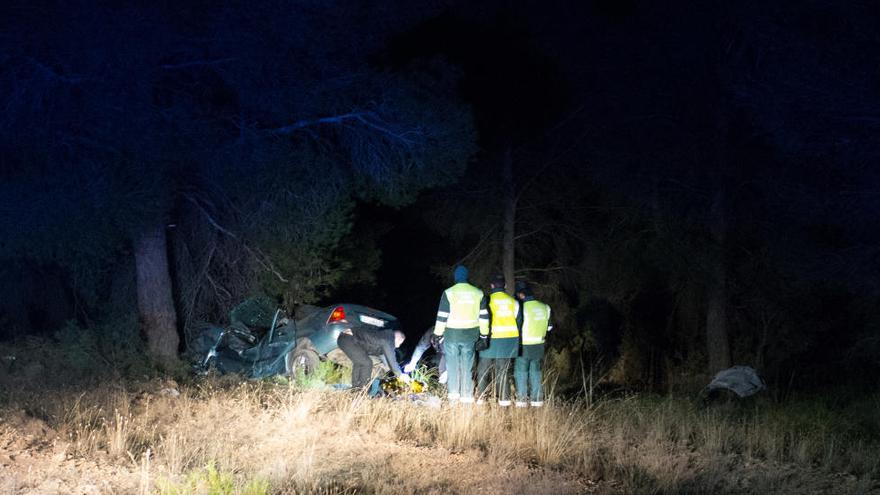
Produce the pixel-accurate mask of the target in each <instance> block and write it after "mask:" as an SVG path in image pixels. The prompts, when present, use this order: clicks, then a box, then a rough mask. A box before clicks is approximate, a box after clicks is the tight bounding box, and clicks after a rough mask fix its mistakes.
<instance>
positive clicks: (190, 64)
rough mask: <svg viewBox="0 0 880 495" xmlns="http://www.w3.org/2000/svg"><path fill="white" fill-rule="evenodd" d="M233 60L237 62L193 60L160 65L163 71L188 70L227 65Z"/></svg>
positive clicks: (228, 60) (224, 59)
mask: <svg viewBox="0 0 880 495" xmlns="http://www.w3.org/2000/svg"><path fill="white" fill-rule="evenodd" d="M233 60H237V59H235V58H219V59H216V60H191V61H189V62H181V63H179V64H164V65H160V66H159V67H161V68H163V69H167V70H174V69H186V68H188V67H197V66H202V65H217V64H222V63H226V62H232V61H233Z"/></svg>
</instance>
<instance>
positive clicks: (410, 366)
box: [403, 362, 416, 373]
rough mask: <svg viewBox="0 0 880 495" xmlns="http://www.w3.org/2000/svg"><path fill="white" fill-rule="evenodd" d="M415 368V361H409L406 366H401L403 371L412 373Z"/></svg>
mask: <svg viewBox="0 0 880 495" xmlns="http://www.w3.org/2000/svg"><path fill="white" fill-rule="evenodd" d="M415 369H416V363H413V362H410V363H409V364H407V365H406V366H404V367H403V372H404V373H412V372H413V371H415Z"/></svg>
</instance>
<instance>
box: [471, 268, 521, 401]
mask: <svg viewBox="0 0 880 495" xmlns="http://www.w3.org/2000/svg"><path fill="white" fill-rule="evenodd" d="M504 288H505V283H504V277H503V276H501V275H497V276H496V277H495V278H494V279H493V280H492V283H491V285H490V286H489V338H488V346H487V347H486V349H485V350H481V351H480V357H479V360H478V361H477V403H478V404H482V403H483V402H485V400H486V399H487V395H488V389H489V384H490V383H491V382H492V378H493V377H492V374H493V373H494V375H495V376H494V380H495V397H496V398H497V400H498V405H499V406H501V407H507V406H510V367H511V365H512V364H513V360H514V359H515V358H516V355H517V352H518V351H519V324H518V323H517V320H518V318H519V302H517V300H516V299H514V298H513V296H510V295H509V294H507V293H506V292H504ZM481 339H482V338H481ZM478 344H479V341H478ZM479 347H480V346H479V345H478V348H479Z"/></svg>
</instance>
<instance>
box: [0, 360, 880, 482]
mask: <svg viewBox="0 0 880 495" xmlns="http://www.w3.org/2000/svg"><path fill="white" fill-rule="evenodd" d="M32 375H33V373H31V375H30V376H28V375H27V373H25V374H19V373H16V372H11V373H10V372H6V373H5V374H3V375H0V383H2V386H3V389H2V394H0V466H2V467H0V478H2V479H3V481H2V482H0V493H20V492H25V493H28V492H30V493H52V492H53V490H56V491H55V492H56V493H63V492H73V491H77V490H78V491H79V492H80V493H110V492H115V493H163V494H172V493H180V494H184V493H251V494H261V493H278V494H282V493H321V494H335V493H346V494H348V493H352V494H353V493H438V494H439V493H474V492H483V493H554V494H556V493H584V492H597V493H770V492H777V493H867V492H872V491H877V490H878V486H880V443H878V438H880V417H878V411H880V397H877V396H871V397H866V398H864V399H862V400H859V401H857V402H850V403H849V404H847V405H846V406H843V405H840V404H834V403H832V402H829V401H822V400H818V399H809V400H808V399H804V400H792V401H789V402H786V403H773V402H770V401H762V400H758V401H756V402H753V403H750V404H749V405H736V406H722V407H713V408H703V407H701V406H699V405H697V404H696V403H694V401H692V400H690V399H689V398H678V397H661V396H656V395H653V396H649V395H632V396H628V397H624V398H615V399H606V400H598V401H596V402H594V403H593V404H592V405H588V404H586V403H585V402H584V401H581V400H570V401H562V400H558V399H552V398H551V399H550V400H549V403H548V406H547V407H545V408H543V409H535V410H529V409H525V410H522V409H513V410H504V409H500V408H498V407H494V406H493V407H481V408H478V407H471V408H466V407H460V406H459V407H448V406H444V407H442V408H439V409H435V408H429V407H425V406H420V405H417V404H413V403H409V402H406V401H393V400H388V399H381V400H376V399H369V398H366V397H364V396H362V395H357V394H352V393H350V392H339V391H329V390H316V389H312V388H306V387H303V386H302V384H296V383H294V384H284V383H279V382H278V381H268V382H247V383H239V382H237V381H236V380H234V379H232V378H229V377H221V378H209V379H191V380H189V381H188V383H186V384H182V385H177V384H176V383H172V382H168V381H162V380H159V379H152V380H149V381H131V380H121V379H120V380H112V381H111V382H108V383H102V384H95V385H91V386H78V387H73V388H63V387H58V382H59V380H58V378H59V377H58V376H55V377H53V378H46V379H45V380H39V379H37V378H39V377H35V376H32ZM61 381H63V380H61ZM50 382H51V383H50ZM177 392H179V395H176V393H177ZM52 479H57V481H55V482H54V484H52V483H50V484H48V485H47V480H52Z"/></svg>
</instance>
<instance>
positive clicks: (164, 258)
mask: <svg viewBox="0 0 880 495" xmlns="http://www.w3.org/2000/svg"><path fill="white" fill-rule="evenodd" d="M166 249H167V240H166V238H165V228H164V226H162V225H158V226H156V227H154V228H152V229H146V230H145V231H144V232H142V233H141V235H140V236H138V238H137V239H136V240H135V243H134V259H135V265H136V267H137V298H138V313H139V314H138V316H139V320H140V324H141V331H142V332H143V334H144V336H145V337H146V340H147V349H148V350H149V352H150V353H151V354H153V355H154V356H156V357H159V358H164V359H176V358H177V346H178V344H180V337H178V335H177V314H176V312H175V310H174V299H173V298H172V295H171V274H170V272H169V270H168V253H167V250H166Z"/></svg>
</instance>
